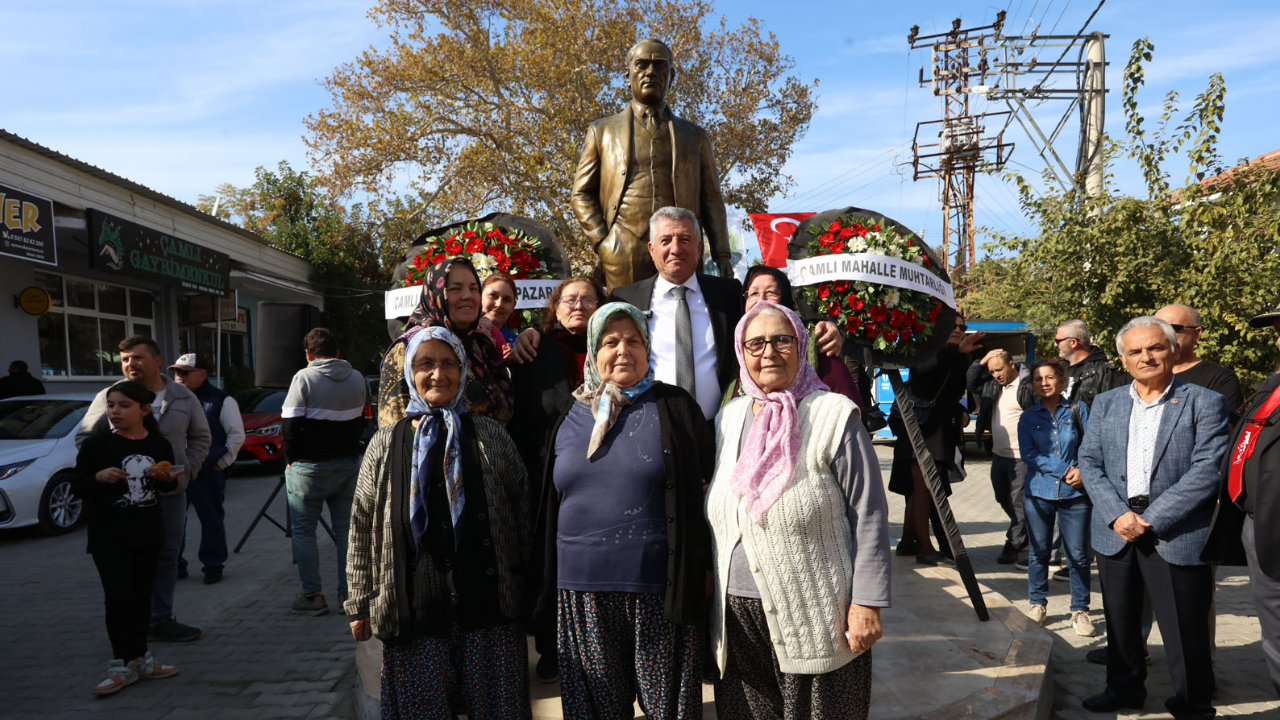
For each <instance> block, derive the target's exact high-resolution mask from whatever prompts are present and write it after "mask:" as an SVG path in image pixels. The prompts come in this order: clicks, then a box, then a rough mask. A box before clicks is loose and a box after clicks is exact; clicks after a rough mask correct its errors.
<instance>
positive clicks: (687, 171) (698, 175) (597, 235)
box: [573, 40, 732, 289]
mask: <svg viewBox="0 0 1280 720" xmlns="http://www.w3.org/2000/svg"><path fill="white" fill-rule="evenodd" d="M625 77H626V79H627V83H628V84H629V85H630V86H631V98H632V99H631V102H630V103H628V104H627V107H626V109H625V110H623V111H622V112H620V113H618V114H617V115H613V116H612V117H607V118H602V119H600V120H597V121H595V122H593V123H591V127H589V128H588V129H587V139H586V141H585V142H584V143H583V147H582V159H581V160H579V161H578V172H577V174H576V176H575V177H574V181H573V212H574V214H575V215H577V216H578V222H579V223H581V224H582V230H583V232H585V233H586V234H587V238H588V239H589V240H590V241H591V244H592V247H593V248H594V249H595V251H596V254H597V255H598V256H599V257H600V268H601V269H602V270H603V272H604V279H605V284H606V285H608V286H609V288H610V289H613V288H617V287H621V286H623V285H630V284H631V283H634V282H638V281H640V280H644V279H646V278H649V277H652V276H653V275H654V274H656V273H657V270H655V269H654V267H653V261H652V260H651V259H650V257H649V251H648V248H647V245H648V237H649V217H650V216H651V215H653V213H654V211H655V210H657V209H658V208H661V207H666V206H668V205H674V206H678V207H682V208H686V209H688V210H692V211H693V212H694V213H696V214H697V216H698V221H699V223H700V224H701V225H702V229H703V231H704V232H705V233H706V235H707V240H708V241H709V242H710V244H711V255H712V257H713V258H715V261H716V265H717V267H719V268H720V274H721V275H722V276H726V277H727V276H729V275H731V274H732V266H731V265H730V260H729V232H728V228H727V226H726V224H725V210H724V199H723V198H722V197H721V196H720V180H719V175H717V173H716V162H715V157H714V156H713V155H712V152H711V143H710V142H709V141H708V140H707V134H706V132H704V131H703V129H702V128H700V127H698V126H697V125H694V124H693V123H691V122H689V121H687V120H682V119H680V118H678V117H676V116H675V115H674V114H672V112H671V109H670V108H668V107H667V104H666V94H667V88H668V87H669V86H670V85H671V82H672V80H674V79H675V69H674V68H673V67H672V57H671V49H670V48H668V47H667V46H666V44H665V43H663V42H661V41H659V40H641V41H640V42H638V43H636V44H635V45H633V46H631V49H630V50H628V51H627V71H626V75H625Z"/></svg>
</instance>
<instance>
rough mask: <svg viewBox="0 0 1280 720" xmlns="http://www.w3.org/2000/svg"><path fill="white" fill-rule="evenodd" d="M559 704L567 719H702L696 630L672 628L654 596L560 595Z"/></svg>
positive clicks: (573, 592)
mask: <svg viewBox="0 0 1280 720" xmlns="http://www.w3.org/2000/svg"><path fill="white" fill-rule="evenodd" d="M557 616H558V624H559V631H558V632H559V638H558V645H559V651H560V703H561V708H562V710H563V711H564V717H565V719H566V720H588V719H594V720H613V719H614V718H631V717H633V716H634V714H633V712H632V708H631V704H632V703H633V702H634V701H635V700H637V699H638V700H639V701H640V707H641V709H643V710H644V712H645V714H646V715H647V716H648V717H649V718H651V719H652V720H698V718H701V717H702V672H701V671H702V645H703V639H702V637H703V633H702V631H701V629H699V628H697V627H694V626H688V625H674V624H672V623H671V622H669V621H668V620H667V619H666V617H665V615H664V611H663V600H662V595H660V594H658V593H629V592H581V591H577V590H564V589H561V590H560V597H559V606H558V609H557Z"/></svg>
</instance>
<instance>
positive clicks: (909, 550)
mask: <svg viewBox="0 0 1280 720" xmlns="http://www.w3.org/2000/svg"><path fill="white" fill-rule="evenodd" d="M919 547H920V543H913V542H911V543H904V542H900V543H898V547H897V548H896V549H895V550H894V551H893V554H895V555H897V556H898V557H911V556H912V555H915V554H917V552H918V548H919Z"/></svg>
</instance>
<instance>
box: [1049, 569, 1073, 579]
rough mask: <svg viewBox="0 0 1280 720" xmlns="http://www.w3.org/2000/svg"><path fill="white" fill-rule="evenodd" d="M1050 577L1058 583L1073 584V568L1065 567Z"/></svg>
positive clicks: (1055, 571)
mask: <svg viewBox="0 0 1280 720" xmlns="http://www.w3.org/2000/svg"><path fill="white" fill-rule="evenodd" d="M1049 577H1051V578H1053V579H1054V580H1057V581H1058V582H1071V568H1069V567H1067V566H1065V565H1064V566H1062V567H1060V568H1058V569H1057V570H1054V571H1053V574H1052V575H1050V576H1049Z"/></svg>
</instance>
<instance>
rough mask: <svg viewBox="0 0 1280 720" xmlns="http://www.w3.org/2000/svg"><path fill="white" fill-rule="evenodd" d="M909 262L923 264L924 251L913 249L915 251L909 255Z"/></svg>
mask: <svg viewBox="0 0 1280 720" xmlns="http://www.w3.org/2000/svg"><path fill="white" fill-rule="evenodd" d="M911 262H913V263H915V264H917V265H923V264H924V253H922V252H920V251H919V250H915V251H914V252H913V254H912V255H911Z"/></svg>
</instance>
